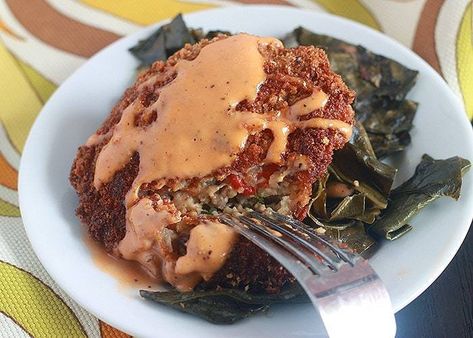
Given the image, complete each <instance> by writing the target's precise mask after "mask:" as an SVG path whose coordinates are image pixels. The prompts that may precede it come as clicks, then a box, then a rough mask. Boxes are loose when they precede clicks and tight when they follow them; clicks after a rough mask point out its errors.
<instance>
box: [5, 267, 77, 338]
mask: <svg viewBox="0 0 473 338" xmlns="http://www.w3.org/2000/svg"><path fill="white" fill-rule="evenodd" d="M0 276H2V278H1V279H0V311H1V312H3V313H4V314H6V315H7V316H9V317H10V318H12V319H13V320H14V321H15V322H17V323H18V325H20V326H21V327H22V328H24V329H25V330H26V331H27V332H29V333H30V334H31V335H32V336H33V337H35V338H41V337H45V338H46V337H78V338H80V337H86V334H85V331H84V329H83V328H82V326H81V324H80V322H79V320H78V319H77V317H76V316H75V315H74V313H73V312H72V310H71V309H70V308H69V307H68V306H67V305H66V303H64V301H63V300H62V299H61V298H60V297H59V296H58V295H57V294H55V293H54V291H52V290H51V289H50V288H49V287H48V286H47V285H46V284H44V283H43V282H41V281H40V280H39V279H37V278H36V277H34V276H33V275H31V274H30V273H28V272H26V271H24V270H21V269H20V268H18V267H16V266H14V265H11V264H8V263H6V262H2V261H0Z"/></svg>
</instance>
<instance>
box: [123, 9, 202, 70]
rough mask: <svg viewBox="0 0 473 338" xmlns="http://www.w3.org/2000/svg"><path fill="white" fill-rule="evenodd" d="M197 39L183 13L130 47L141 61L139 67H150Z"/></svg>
mask: <svg viewBox="0 0 473 338" xmlns="http://www.w3.org/2000/svg"><path fill="white" fill-rule="evenodd" d="M195 42H196V39H195V38H194V36H193V34H192V33H191V32H190V31H189V29H188V28H187V26H186V23H185V22H184V20H183V19H182V15H181V14H179V15H177V16H176V17H175V18H174V19H173V20H172V21H171V22H170V23H168V24H167V25H163V26H161V27H160V28H159V29H158V30H157V31H156V32H154V33H153V34H152V35H151V36H150V37H148V38H147V39H145V40H141V41H139V42H138V44H137V45H136V46H134V47H132V48H130V52H131V53H132V54H133V55H134V56H135V57H136V58H137V59H138V60H140V61H141V65H140V67H139V68H142V67H148V66H149V65H151V64H152V63H153V62H155V61H157V60H163V61H164V60H166V59H167V58H168V57H169V56H171V55H172V54H174V53H175V52H176V51H178V50H179V49H181V48H182V47H184V45H185V44H186V43H195Z"/></svg>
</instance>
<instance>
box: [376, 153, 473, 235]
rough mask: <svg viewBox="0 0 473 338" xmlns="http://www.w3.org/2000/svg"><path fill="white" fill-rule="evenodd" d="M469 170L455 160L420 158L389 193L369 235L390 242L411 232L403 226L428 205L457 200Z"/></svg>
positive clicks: (452, 158)
mask: <svg viewBox="0 0 473 338" xmlns="http://www.w3.org/2000/svg"><path fill="white" fill-rule="evenodd" d="M470 166H471V163H470V161H468V160H465V159H463V158H461V157H458V156H455V157H451V158H449V159H446V160H434V159H433V158H432V157H430V156H428V155H424V156H423V157H422V161H421V162H420V163H419V165H418V166H417V168H416V171H415V174H414V175H413V176H412V177H411V178H410V179H409V180H407V181H406V182H404V183H403V184H401V185H400V186H399V187H397V188H396V189H394V190H393V191H392V192H391V194H390V197H389V205H388V207H387V209H386V210H385V211H384V212H383V213H382V214H381V216H380V217H379V218H378V219H377V220H376V222H374V223H373V224H372V225H371V226H370V227H369V231H370V232H372V233H375V234H376V235H378V236H381V237H385V238H386V239H389V240H393V239H396V238H398V237H399V236H401V235H403V234H404V233H406V232H407V231H409V230H411V226H409V225H408V224H407V222H408V221H409V220H410V219H411V218H412V217H414V216H415V215H416V214H417V213H419V212H420V210H421V209H422V208H424V207H425V206H427V205H428V204H429V203H431V202H433V201H434V200H436V199H437V198H439V197H441V196H450V197H452V198H454V199H455V200H457V199H458V198H459V197H460V190H461V185H462V177H463V175H464V174H465V172H466V171H468V169H469V168H470Z"/></svg>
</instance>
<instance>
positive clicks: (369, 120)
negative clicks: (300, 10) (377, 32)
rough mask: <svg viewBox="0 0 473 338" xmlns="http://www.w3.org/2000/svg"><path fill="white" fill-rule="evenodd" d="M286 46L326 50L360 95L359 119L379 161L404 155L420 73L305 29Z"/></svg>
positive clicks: (294, 34)
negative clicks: (409, 96)
mask: <svg viewBox="0 0 473 338" xmlns="http://www.w3.org/2000/svg"><path fill="white" fill-rule="evenodd" d="M284 42H285V44H286V46H291V47H292V46H296V45H299V44H300V45H314V46H318V47H321V48H324V49H325V51H326V52H327V55H328V57H329V59H330V64H331V67H332V69H333V70H334V71H335V72H336V73H338V74H340V75H341V76H342V77H343V79H344V80H345V82H346V83H347V85H348V86H349V87H350V88H351V89H353V90H354V91H355V92H356V94H357V100H356V102H355V106H354V108H355V111H356V113H357V119H358V120H359V121H361V122H363V124H364V126H365V128H366V130H367V132H368V135H369V137H370V139H371V141H372V144H373V148H374V150H375V152H376V155H377V157H378V158H383V157H385V156H388V155H390V154H392V153H394V152H398V151H401V150H403V149H404V148H405V147H406V146H407V145H408V144H409V143H410V137H409V133H408V132H409V130H410V129H411V128H412V120H413V119H414V115H415V112H416V109H417V104H416V103H415V102H412V101H409V100H405V97H406V95H407V93H408V92H409V90H410V89H411V88H412V86H414V84H415V80H416V77H417V73H418V72H417V71H414V70H411V69H409V68H407V67H405V66H403V65H401V64H400V63H398V62H396V61H394V60H391V59H389V58H386V57H384V56H381V55H377V54H374V53H372V52H370V51H368V50H366V49H365V48H364V47H361V46H356V45H352V44H349V43H347V42H345V41H342V40H338V39H335V38H332V37H329V36H326V35H322V34H316V33H313V32H311V31H309V30H307V29H305V28H302V27H299V28H297V29H295V30H294V31H293V32H292V33H290V34H289V35H288V36H287V37H286V38H285V40H284ZM374 139H376V141H374Z"/></svg>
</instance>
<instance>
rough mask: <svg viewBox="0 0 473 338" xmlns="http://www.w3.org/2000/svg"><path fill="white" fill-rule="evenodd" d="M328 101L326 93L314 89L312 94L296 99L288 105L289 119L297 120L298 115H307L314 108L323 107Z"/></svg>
mask: <svg viewBox="0 0 473 338" xmlns="http://www.w3.org/2000/svg"><path fill="white" fill-rule="evenodd" d="M327 101H328V95H327V94H325V93H324V92H323V91H321V90H316V91H314V92H313V93H312V95H310V96H308V97H306V98H304V99H302V100H299V101H297V102H296V103H294V104H293V105H292V106H290V107H289V119H291V120H297V118H298V117H299V116H303V115H307V114H309V113H311V112H313V111H314V110H317V109H320V108H323V107H324V106H325V104H326V103H327Z"/></svg>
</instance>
